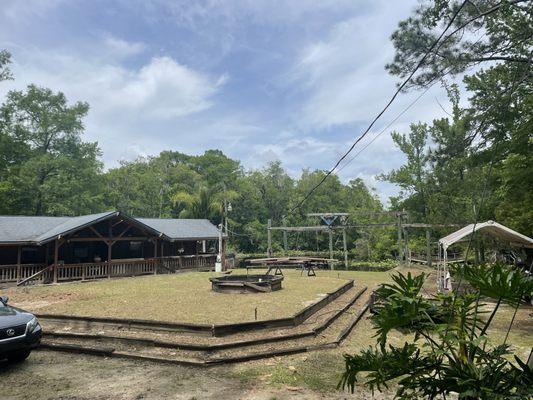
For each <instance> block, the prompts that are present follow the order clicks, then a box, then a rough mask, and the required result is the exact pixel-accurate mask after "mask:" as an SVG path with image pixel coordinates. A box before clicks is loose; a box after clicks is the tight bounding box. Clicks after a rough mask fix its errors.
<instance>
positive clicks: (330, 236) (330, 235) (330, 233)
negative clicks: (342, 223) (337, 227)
mask: <svg viewBox="0 0 533 400" xmlns="http://www.w3.org/2000/svg"><path fill="white" fill-rule="evenodd" d="M328 234H329V258H330V260H333V230H332V229H330V230H329V232H328ZM329 268H330V269H333V263H330V264H329Z"/></svg>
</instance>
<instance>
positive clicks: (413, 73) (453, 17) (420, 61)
mask: <svg viewBox="0 0 533 400" xmlns="http://www.w3.org/2000/svg"><path fill="white" fill-rule="evenodd" d="M468 1H469V0H465V1H463V3H461V6H460V7H459V8H458V9H457V10H456V11H455V12H454V14H453V16H452V18H451V19H450V21H449V22H448V24H447V25H446V28H445V29H444V30H443V31H442V32H441V34H440V35H439V37H438V38H437V39H436V40H435V41H434V42H433V44H432V45H431V46H430V47H429V49H428V50H427V51H426V52H425V53H424V56H423V57H422V58H421V59H420V60H419V61H418V63H417V64H416V66H415V68H414V69H413V70H412V71H411V73H410V74H409V76H408V77H407V78H406V79H405V80H404V81H403V82H402V84H401V85H400V86H398V89H396V91H395V92H394V94H393V95H392V97H391V98H390V99H389V101H388V102H387V104H386V105H385V107H384V108H383V109H382V110H381V111H380V112H379V113H378V114H377V115H376V116H375V117H374V119H373V120H372V122H371V123H370V125H368V127H367V128H366V129H365V131H364V132H363V133H362V134H361V136H359V137H358V138H357V139H356V140H355V141H354V142H353V143H352V145H351V146H350V148H349V149H348V151H346V152H345V153H344V155H343V156H342V157H341V158H339V160H338V161H337V162H336V163H335V165H334V166H333V168H331V169H330V170H329V171H328V172H327V173H326V175H324V177H323V178H322V179H321V180H320V182H318V184H316V185H315V186H314V187H313V188H312V189H311V190H310V191H309V192H308V193H307V195H306V196H305V197H304V198H303V199H302V200H301V201H300V202H299V203H298V204H297V205H296V206H294V207H293V208H292V209H291V210H290V213H293V212H294V211H296V210H297V209H298V208H300V207H301V206H302V205H303V204H304V203H305V202H306V201H307V199H308V198H309V197H311V195H312V194H313V193H314V192H315V190H316V189H318V188H319V187H320V186H321V185H322V184H323V183H324V181H325V180H326V179H327V178H328V177H329V176H330V175H331V174H332V173H333V172H334V171H335V169H336V168H337V167H338V166H339V165H340V163H341V162H342V161H343V160H344V159H345V158H346V157H347V156H348V154H350V153H351V152H352V150H353V149H354V148H355V146H356V145H357V144H358V143H359V142H360V141H361V140H362V139H363V138H364V137H365V136H366V135H367V134H368V132H370V129H372V127H373V126H374V124H375V123H376V122H377V121H378V120H379V119H380V118H381V116H382V115H383V114H384V113H385V111H387V109H388V108H389V106H390V105H391V104H392V103H393V102H394V100H396V97H398V95H399V94H400V92H401V91H402V90H403V89H404V88H405V86H407V84H408V83H409V81H410V80H411V79H412V78H413V76H414V75H415V74H416V72H417V71H418V70H419V69H420V67H421V66H422V65H423V64H424V62H425V61H426V59H427V58H428V57H429V55H430V54H431V52H432V51H433V50H435V48H437V50H438V48H440V45H439V42H440V41H441V39H442V38H443V37H444V35H445V34H446V32H447V31H448V29H450V27H451V26H452V24H453V22H454V21H455V19H456V18H457V16H458V15H459V13H460V12H461V10H462V9H463V7H464V6H465V4H466V3H467V2H468ZM454 32H455V31H454ZM448 37H450V36H447V38H448ZM437 45H439V46H438V47H437Z"/></svg>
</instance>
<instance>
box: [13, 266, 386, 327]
mask: <svg viewBox="0 0 533 400" xmlns="http://www.w3.org/2000/svg"><path fill="white" fill-rule="evenodd" d="M284 274H285V279H284V281H283V289H282V290H280V291H277V292H273V293H260V294H226V293H215V292H213V291H212V290H211V283H210V282H209V279H208V278H209V277H211V276H213V275H214V274H211V273H202V272H190V273H183V274H175V275H158V276H146V277H137V278H123V279H113V280H103V281H98V282H87V283H71V284H60V285H53V286H40V287H33V288H12V289H9V290H8V292H7V293H6V294H7V295H8V296H9V297H10V299H11V300H10V301H11V303H12V304H13V305H16V306H20V307H21V308H25V309H28V310H29V311H34V312H38V313H50V314H69V315H80V316H97V317H117V318H136V319H150V320H160V321H174V322H194V323H213V324H218V323H230V322H241V321H252V320H254V317H255V309H256V308H257V312H258V319H269V318H281V317H288V316H291V315H293V314H294V313H296V312H297V311H299V310H301V309H302V308H303V307H305V306H306V305H307V304H309V303H310V302H313V301H316V300H318V299H319V298H320V297H321V295H323V294H325V293H328V292H331V291H333V290H335V289H337V288H338V287H340V286H341V285H343V284H344V283H346V281H347V280H348V279H355V280H356V284H365V285H368V284H371V285H373V284H375V283H377V282H379V281H382V280H383V279H385V278H386V275H387V274H384V273H373V272H354V271H318V272H317V275H318V276H317V277H307V276H300V273H299V272H298V271H295V270H285V271H284Z"/></svg>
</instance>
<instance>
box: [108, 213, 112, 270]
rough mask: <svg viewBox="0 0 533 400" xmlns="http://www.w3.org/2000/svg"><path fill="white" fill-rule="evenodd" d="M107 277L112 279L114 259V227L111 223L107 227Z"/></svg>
mask: <svg viewBox="0 0 533 400" xmlns="http://www.w3.org/2000/svg"><path fill="white" fill-rule="evenodd" d="M107 237H108V241H107V277H108V278H111V259H112V258H113V242H112V241H111V238H112V237H113V225H112V224H111V221H109V223H108V226H107Z"/></svg>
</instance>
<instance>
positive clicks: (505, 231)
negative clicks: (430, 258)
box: [439, 221, 533, 249]
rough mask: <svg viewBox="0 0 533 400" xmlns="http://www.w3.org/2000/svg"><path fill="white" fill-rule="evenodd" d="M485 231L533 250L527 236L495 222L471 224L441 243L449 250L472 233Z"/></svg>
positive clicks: (443, 239) (532, 241)
mask: <svg viewBox="0 0 533 400" xmlns="http://www.w3.org/2000/svg"><path fill="white" fill-rule="evenodd" d="M479 230H483V232H485V233H488V234H490V235H492V236H495V237H497V238H500V239H502V240H505V241H506V242H509V243H510V244H511V245H514V246H520V247H528V248H533V239H531V238H530V237H528V236H526V235H522V234H521V233H519V232H516V231H514V230H512V229H511V228H508V227H506V226H504V225H502V224H499V223H497V222H495V221H487V222H480V223H477V224H470V225H467V226H465V227H464V228H461V229H459V230H458V231H455V232H453V233H451V234H449V235H448V236H445V237H443V238H442V239H439V243H440V244H441V245H442V247H443V248H444V249H447V248H448V247H450V246H451V245H452V244H454V243H457V242H458V241H460V240H461V239H463V238H464V237H466V236H468V235H471V234H472V233H474V232H476V231H479Z"/></svg>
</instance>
